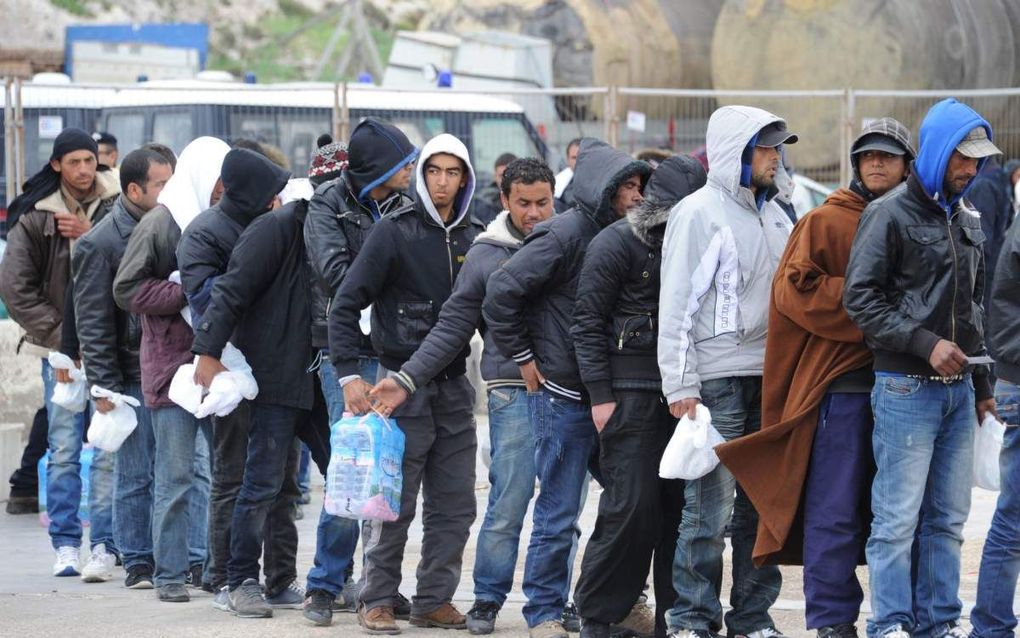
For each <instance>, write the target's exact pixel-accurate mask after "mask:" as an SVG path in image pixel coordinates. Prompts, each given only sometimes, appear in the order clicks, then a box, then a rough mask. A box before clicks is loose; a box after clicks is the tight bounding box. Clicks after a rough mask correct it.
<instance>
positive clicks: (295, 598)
mask: <svg viewBox="0 0 1020 638" xmlns="http://www.w3.org/2000/svg"><path fill="white" fill-rule="evenodd" d="M266 602H267V603H269V606H270V607H272V608H273V609H301V608H302V607H303V606H304V602H305V588H304V587H302V586H301V585H299V584H298V582H297V581H296V580H293V581H291V583H290V584H289V585H287V587H286V588H285V589H283V590H282V591H280V592H279V593H277V594H274V595H272V596H269V597H267V598H266Z"/></svg>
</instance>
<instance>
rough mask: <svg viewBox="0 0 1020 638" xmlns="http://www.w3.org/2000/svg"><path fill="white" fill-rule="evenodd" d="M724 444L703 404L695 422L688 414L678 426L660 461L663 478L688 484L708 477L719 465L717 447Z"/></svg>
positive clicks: (699, 408)
mask: <svg viewBox="0 0 1020 638" xmlns="http://www.w3.org/2000/svg"><path fill="white" fill-rule="evenodd" d="M720 443H723V438H722V436H721V435H720V434H719V432H718V431H716V429H715V428H714V427H712V414H711V413H710V412H709V411H708V408H706V407H705V406H704V405H702V404H700V403H699V404H698V410H697V414H696V416H695V419H694V421H691V420H690V418H688V417H687V415H686V414H685V415H684V416H683V418H682V419H680V423H678V424H677V426H676V430H675V431H674V432H673V436H672V438H670V440H669V443H668V444H667V445H666V450H665V451H664V452H663V453H662V460H661V461H659V476H660V477H662V478H664V479H684V480H687V481H693V480H694V479H699V478H701V477H702V476H705V475H706V474H708V473H709V472H711V471H712V470H714V469H715V466H716V465H719V457H718V456H716V454H715V450H714V449H713V448H714V447H715V446H717V445H719V444H720Z"/></svg>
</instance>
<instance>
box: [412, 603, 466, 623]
mask: <svg viewBox="0 0 1020 638" xmlns="http://www.w3.org/2000/svg"><path fill="white" fill-rule="evenodd" d="M411 624H412V625H414V626H415V627H438V628H440V629H466V628H467V618H466V617H465V616H464V614H462V613H460V612H459V611H457V608H456V607H454V606H453V605H451V604H450V603H443V604H442V605H440V606H439V607H437V608H436V609H435V610H433V611H431V612H429V613H427V614H424V615H419V614H415V613H412V614H411Z"/></svg>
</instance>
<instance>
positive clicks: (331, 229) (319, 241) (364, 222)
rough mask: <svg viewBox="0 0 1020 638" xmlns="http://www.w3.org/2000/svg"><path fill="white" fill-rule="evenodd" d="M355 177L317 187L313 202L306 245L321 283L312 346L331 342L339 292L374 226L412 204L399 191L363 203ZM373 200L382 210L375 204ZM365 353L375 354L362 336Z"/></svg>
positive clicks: (314, 309)
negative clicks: (332, 311)
mask: <svg viewBox="0 0 1020 638" xmlns="http://www.w3.org/2000/svg"><path fill="white" fill-rule="evenodd" d="M350 180H351V178H350V175H349V174H348V173H347V172H344V173H343V174H342V175H341V176H340V177H338V178H337V179H334V180H331V181H329V182H326V183H325V184H323V185H321V186H319V188H317V189H315V195H313V196H312V199H311V200H310V201H309V202H308V219H307V221H305V229H304V235H305V248H306V250H307V251H308V259H309V260H310V261H311V263H312V268H313V269H314V270H315V275H316V277H315V278H316V285H315V286H313V287H312V345H314V346H315V347H316V348H320V349H321V348H326V347H327V346H328V345H329V338H328V334H327V326H328V325H329V309H330V305H331V304H332V302H333V295H335V294H336V291H337V289H338V288H339V287H340V282H341V281H343V278H344V275H345V274H347V269H348V268H350V266H351V262H352V261H354V258H355V257H357V256H358V251H360V250H361V246H362V245H363V244H364V243H365V239H366V238H367V237H368V233H369V231H370V230H372V226H373V225H374V224H375V222H376V220H377V219H379V218H381V217H382V216H383V215H386V214H388V213H390V212H393V211H395V210H398V209H400V208H404V207H407V206H410V205H411V203H412V200H411V198H410V197H408V196H407V195H405V194H404V193H393V194H392V195H390V196H389V197H388V198H386V199H385V200H384V201H382V202H379V203H375V202H367V203H362V202H359V201H358V198H357V195H356V194H355V193H354V189H353V188H352V186H351V181H350ZM373 205H374V206H375V207H377V210H372V208H370V206H373ZM361 353H362V355H363V356H373V353H372V342H371V341H370V340H369V338H368V337H367V336H366V337H364V338H363V339H362V343H361Z"/></svg>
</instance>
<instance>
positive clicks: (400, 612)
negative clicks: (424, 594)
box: [393, 592, 411, 620]
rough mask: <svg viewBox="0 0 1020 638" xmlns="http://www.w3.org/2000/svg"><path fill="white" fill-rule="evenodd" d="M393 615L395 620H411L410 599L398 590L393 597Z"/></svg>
mask: <svg viewBox="0 0 1020 638" xmlns="http://www.w3.org/2000/svg"><path fill="white" fill-rule="evenodd" d="M393 617H394V618H396V619H397V620H411V601H410V600H408V599H407V597H406V596H404V595H403V594H401V593H400V592H397V595H396V597H395V598H394V599H393Z"/></svg>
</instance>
